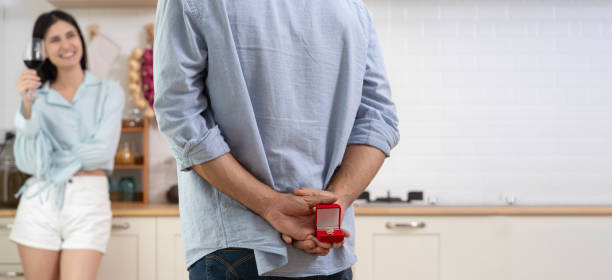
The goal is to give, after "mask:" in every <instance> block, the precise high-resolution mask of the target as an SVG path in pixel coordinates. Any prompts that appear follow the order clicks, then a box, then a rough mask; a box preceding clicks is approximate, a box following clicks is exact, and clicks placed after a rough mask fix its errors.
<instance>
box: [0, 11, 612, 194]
mask: <svg viewBox="0 0 612 280" xmlns="http://www.w3.org/2000/svg"><path fill="white" fill-rule="evenodd" d="M365 2H366V4H367V5H368V6H369V8H370V10H371V11H372V13H373V14H374V20H375V22H376V25H377V29H378V32H379V36H380V40H381V44H382V47H383V54H384V56H385V58H386V64H387V70H388V73H389V77H390V80H391V85H392V88H393V93H394V99H395V101H396V102H397V104H398V109H399V118H400V130H401V134H402V136H401V137H402V138H401V141H400V144H399V145H398V147H397V148H396V149H395V150H393V151H392V156H391V158H390V159H388V160H387V161H386V163H385V166H384V167H383V169H382V170H381V172H380V175H379V176H378V177H377V178H376V179H375V180H374V182H373V183H372V186H371V187H370V189H369V190H370V191H372V192H373V193H374V195H375V196H382V195H384V194H386V191H387V190H390V191H391V193H392V195H402V197H404V195H405V192H406V191H407V190H410V189H424V190H426V191H428V193H429V194H435V195H439V198H440V200H441V202H445V201H446V202H449V201H450V200H449V199H448V198H449V197H451V200H453V201H454V202H458V203H461V201H468V202H467V203H469V199H470V198H469V197H465V196H476V197H480V198H479V199H480V200H485V201H487V202H492V201H494V202H498V201H499V200H498V198H501V197H502V196H504V195H505V194H509V195H516V196H517V198H518V201H517V202H518V203H555V202H559V201H562V200H563V199H570V200H572V201H574V202H575V201H581V200H583V201H589V202H597V199H598V198H603V199H607V198H610V199H612V191H611V189H612V188H610V186H611V185H612V145H610V143H612V125H610V124H611V123H612V109H611V105H612V94H610V93H609V92H610V91H611V90H612V84H611V82H610V81H611V80H612V79H610V78H609V76H610V72H611V70H612V51H611V50H612V49H611V48H610V46H611V45H612V44H611V43H612V1H603V0H599V1H598V0H584V1H582V0H540V1H533V0H531V1H530V0H520V1H519V0H517V1H501V0H489V1H487V0H465V1H459V0H365ZM4 3H5V5H6V8H5V15H6V18H5V21H6V33H5V39H4V40H3V41H2V42H3V43H2V44H1V45H2V46H3V47H5V52H4V54H3V55H2V57H0V58H1V59H2V63H1V64H2V65H3V66H2V67H4V70H5V73H4V79H3V81H4V87H3V89H4V92H3V93H2V96H3V97H1V98H3V99H0V100H2V106H1V107H2V108H1V110H2V111H1V112H0V117H2V119H1V120H0V129H1V128H3V127H4V128H6V127H11V126H12V116H13V114H14V110H15V109H16V107H17V103H18V97H17V95H16V93H15V94H13V95H12V93H13V92H14V84H15V80H16V79H17V77H18V75H19V71H20V70H21V69H23V66H22V62H21V61H20V59H19V58H20V57H21V48H22V44H23V43H22V42H25V38H26V36H27V34H29V32H30V30H31V28H32V26H31V25H32V23H33V20H34V19H35V17H36V16H37V15H38V14H40V13H41V12H44V11H47V10H49V9H51V8H52V6H51V5H50V4H48V2H46V1H44V0H21V1H18V0H4ZM68 11H69V12H71V13H73V14H74V15H75V16H76V17H77V19H78V20H79V22H80V24H81V27H82V28H83V29H86V27H87V25H89V24H90V23H97V24H99V25H100V27H101V31H102V32H104V33H106V34H107V35H109V36H110V37H111V38H112V39H114V40H115V41H117V43H119V45H120V46H121V48H122V55H123V57H122V58H121V61H125V57H127V56H128V55H129V51H130V50H131V48H133V47H136V46H141V45H142V44H143V43H144V33H143V29H142V26H143V25H144V24H146V23H149V22H152V21H153V18H154V10H153V9H70V10H68ZM16 69H18V70H16ZM126 72H127V67H125V65H118V68H117V71H116V72H115V76H116V78H118V79H119V80H121V81H122V83H123V84H124V85H125V82H126ZM0 74H1V73H0ZM0 77H1V76H0ZM0 85H1V84H0ZM0 89H2V87H0ZM169 157H170V154H169V152H168V150H167V148H166V143H165V140H164V139H163V138H162V137H161V136H160V135H159V134H158V133H155V132H153V134H152V135H151V160H152V162H151V164H152V170H151V174H152V175H151V178H150V182H151V192H152V197H151V198H152V199H151V200H152V201H163V191H165V188H167V187H168V186H169V185H170V184H171V183H173V182H175V180H176V179H175V177H174V176H175V175H174V170H173V166H172V164H171V163H170V164H169V163H166V162H165V160H166V159H168V158H169ZM155 176H157V177H155ZM168 178H170V179H168ZM558 194H561V196H559V197H556V198H555V197H554V196H555V195H558ZM563 195H565V196H566V197H563ZM462 196H463V197H462ZM567 196H571V197H567ZM462 199H463V200H462ZM479 199H476V202H478V200H479ZM607 202H611V201H607Z"/></svg>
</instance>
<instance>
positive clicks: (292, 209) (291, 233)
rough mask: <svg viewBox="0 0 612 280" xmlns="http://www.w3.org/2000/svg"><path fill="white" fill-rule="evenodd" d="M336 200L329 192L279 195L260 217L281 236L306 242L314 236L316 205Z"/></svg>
mask: <svg viewBox="0 0 612 280" xmlns="http://www.w3.org/2000/svg"><path fill="white" fill-rule="evenodd" d="M337 200H338V198H337V197H336V196H335V195H334V194H333V193H331V192H326V191H316V190H315V191H312V192H308V193H305V194H303V195H299V196H298V195H293V194H284V193H279V194H278V196H276V197H275V198H274V200H272V201H270V204H269V205H268V207H267V208H266V210H265V212H264V213H263V214H262V217H263V218H264V219H265V220H266V221H268V223H270V224H271V225H272V226H273V227H274V228H275V229H276V230H278V231H279V232H280V233H282V234H283V235H285V236H287V237H289V238H292V239H296V240H306V239H308V236H312V235H313V234H314V226H315V225H314V210H313V208H314V207H315V206H316V205H317V204H329V203H334V202H335V201H337Z"/></svg>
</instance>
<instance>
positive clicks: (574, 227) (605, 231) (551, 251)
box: [353, 216, 612, 280]
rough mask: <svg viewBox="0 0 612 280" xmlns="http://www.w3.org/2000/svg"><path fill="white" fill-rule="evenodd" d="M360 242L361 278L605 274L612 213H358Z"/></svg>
mask: <svg viewBox="0 0 612 280" xmlns="http://www.w3.org/2000/svg"><path fill="white" fill-rule="evenodd" d="M389 222H390V223H392V224H391V225H393V224H394V223H395V224H399V225H404V227H403V228H402V227H400V228H397V227H395V228H392V229H389V228H387V227H386V224H387V223H389ZM419 222H423V223H424V224H425V226H424V227H423V228H419V227H411V225H417V224H418V223H419ZM355 242H356V248H355V253H356V254H357V258H358V260H357V264H355V266H354V267H353V268H354V271H355V279H358V280H369V279H440V280H479V279H482V280H490V279H495V280H541V279H555V280H575V279H597V280H599V279H602V280H603V279H610V264H611V263H612V217H610V216H421V217H408V216H357V219H356V241H355Z"/></svg>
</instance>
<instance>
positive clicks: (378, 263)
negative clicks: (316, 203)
mask: <svg viewBox="0 0 612 280" xmlns="http://www.w3.org/2000/svg"><path fill="white" fill-rule="evenodd" d="M420 222H424V221H422V220H420V219H409V218H404V217H401V218H396V217H357V219H356V221H355V226H356V232H355V253H356V254H357V263H356V264H355V266H354V270H355V279H358V280H374V279H389V280H392V279H419V280H436V279H438V277H439V263H440V254H439V252H440V233H439V232H437V231H434V230H433V229H431V228H429V227H427V224H426V225H425V227H421V226H420V225H419V223H420ZM387 223H388V224H387Z"/></svg>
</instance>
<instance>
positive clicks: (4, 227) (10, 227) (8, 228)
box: [0, 224, 13, 230]
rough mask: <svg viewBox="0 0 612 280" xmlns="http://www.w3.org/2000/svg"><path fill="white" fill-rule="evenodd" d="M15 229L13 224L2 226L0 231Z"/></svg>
mask: <svg viewBox="0 0 612 280" xmlns="http://www.w3.org/2000/svg"><path fill="white" fill-rule="evenodd" d="M12 228H13V224H2V225H0V229H5V230H10V229H12Z"/></svg>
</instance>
